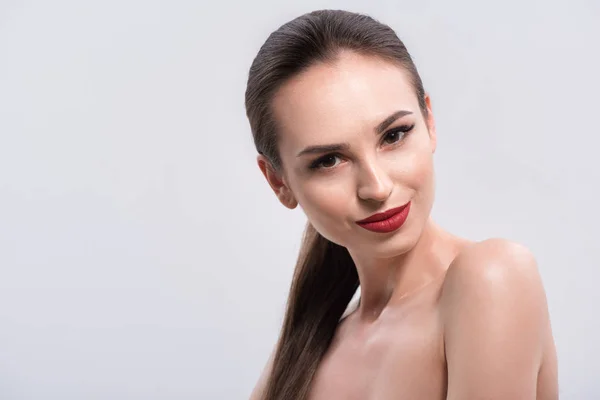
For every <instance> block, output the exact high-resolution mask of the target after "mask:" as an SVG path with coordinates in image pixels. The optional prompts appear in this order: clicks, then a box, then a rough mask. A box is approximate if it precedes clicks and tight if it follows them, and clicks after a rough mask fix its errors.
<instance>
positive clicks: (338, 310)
mask: <svg viewBox="0 0 600 400" xmlns="http://www.w3.org/2000/svg"><path fill="white" fill-rule="evenodd" d="M343 50H350V51H354V52H356V53H359V54H362V55H366V56H375V57H380V58H382V59H384V60H386V61H389V62H391V63H394V64H396V65H398V66H399V67H401V68H404V69H405V70H406V71H407V72H408V75H409V77H410V80H411V84H412V87H413V89H414V90H415V93H416V96H417V99H418V101H419V107H420V109H421V112H422V113H423V115H425V116H426V115H427V108H426V103H425V91H424V89H423V84H422V82H421V78H420V76H419V74H418V72H417V69H416V67H415V65H414V63H413V61H412V58H411V56H410V54H409V53H408V51H407V49H406V47H405V46H404V44H403V43H402V41H401V40H400V39H399V38H398V36H397V35H396V33H395V32H394V31H393V30H392V29H391V28H390V27H389V26H387V25H385V24H383V23H381V22H379V21H377V20H375V19H373V18H372V17H370V16H367V15H364V14H358V13H352V12H348V11H343V10H317V11H313V12H310V13H307V14H304V15H301V16H300V17H297V18H295V19H293V20H292V21H289V22H288V23H286V24H284V25H282V26H281V27H280V28H279V29H277V30H276V31H275V32H273V33H271V34H270V35H269V37H268V38H267V40H266V42H265V43H264V44H263V45H262V47H261V48H260V50H259V52H258V54H257V55H256V57H255V59H254V61H253V62H252V65H251V67H250V72H249V76H248V83H247V87H246V97H245V105H246V115H247V117H248V120H249V122H250V127H251V130H252V135H253V138H254V144H255V146H256V150H257V151H258V153H260V154H262V155H264V156H265V157H266V158H267V159H268V160H269V162H270V163H271V166H272V168H273V169H275V170H276V171H281V170H282V164H281V158H280V154H279V150H278V140H277V139H278V134H279V129H278V126H277V121H276V120H275V118H274V115H273V112H272V107H271V106H272V104H271V103H272V100H273V97H274V95H275V93H276V91H277V90H278V89H279V88H280V87H281V86H282V85H283V84H284V83H286V82H287V81H288V80H289V79H291V78H292V77H294V76H296V75H298V74H300V73H301V72H303V71H305V70H306V69H308V68H309V67H310V66H312V65H315V64H317V63H334V62H335V61H336V59H337V57H338V55H339V53H340V51H343ZM358 285H359V281H358V273H357V271H356V266H355V264H354V261H353V260H352V257H351V256H350V254H349V252H348V250H347V249H346V248H345V247H343V246H340V245H338V244H336V243H333V242H331V241H330V240H328V239H326V238H325V237H323V236H322V235H321V234H319V232H317V231H316V230H315V228H314V227H313V226H312V225H311V224H310V222H308V223H307V225H306V229H305V231H304V236H303V238H302V247H301V249H300V253H299V256H298V261H297V263H296V267H295V270H294V276H293V279H292V284H291V288H290V292H289V296H288V301H287V306H286V312H285V317H284V321H283V326H282V329H281V333H280V336H279V340H278V343H277V345H276V347H275V353H274V358H273V362H272V368H271V370H270V372H269V375H268V376H267V380H266V387H265V390H264V400H282V399H284V400H304V399H306V398H307V397H308V395H309V392H310V388H311V383H312V381H313V378H314V376H315V372H316V371H317V367H318V365H319V362H320V361H321V359H322V358H323V356H324V354H325V353H326V351H327V349H328V347H329V345H330V344H331V341H332V339H333V336H334V333H335V330H336V327H337V325H338V322H339V320H340V318H341V316H342V314H343V313H344V310H345V309H346V307H347V306H348V303H349V302H350V300H351V299H352V296H353V295H354V293H355V292H356V290H357V288H358Z"/></svg>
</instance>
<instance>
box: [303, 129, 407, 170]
mask: <svg viewBox="0 0 600 400" xmlns="http://www.w3.org/2000/svg"><path fill="white" fill-rule="evenodd" d="M414 127H415V125H414V124H412V125H402V126H399V127H396V128H393V129H390V130H389V131H387V132H386V133H385V135H384V136H383V140H384V141H385V139H386V138H388V136H389V135H390V134H392V133H401V134H402V136H401V137H400V138H399V139H398V140H397V141H395V142H393V143H390V144H391V145H394V144H397V143H399V142H401V141H402V140H404V139H405V138H406V136H407V135H408V134H409V133H410V132H411V131H412V130H413V128H414ZM339 156H341V154H339V153H330V154H326V155H324V156H323V157H320V158H318V159H316V160H315V161H314V162H313V163H312V164H310V166H309V168H310V169H311V170H318V169H330V168H333V167H322V166H321V164H323V162H324V161H326V160H328V159H329V158H330V157H339Z"/></svg>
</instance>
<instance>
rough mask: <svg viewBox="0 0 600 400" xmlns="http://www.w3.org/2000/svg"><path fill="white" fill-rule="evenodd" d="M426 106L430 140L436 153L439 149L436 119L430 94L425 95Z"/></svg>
mask: <svg viewBox="0 0 600 400" xmlns="http://www.w3.org/2000/svg"><path fill="white" fill-rule="evenodd" d="M425 104H426V105H427V121H425V122H426V123H427V129H428V130H429V139H430V142H431V152H432V153H435V149H436V147H437V133H436V130H435V118H433V111H432V108H431V97H429V93H427V94H425Z"/></svg>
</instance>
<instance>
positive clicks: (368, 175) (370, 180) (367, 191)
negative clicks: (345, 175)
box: [358, 162, 393, 202]
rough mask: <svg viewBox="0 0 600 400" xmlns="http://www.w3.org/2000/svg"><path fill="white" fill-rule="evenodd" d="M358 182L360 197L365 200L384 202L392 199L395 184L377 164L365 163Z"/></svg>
mask: <svg viewBox="0 0 600 400" xmlns="http://www.w3.org/2000/svg"><path fill="white" fill-rule="evenodd" d="M364 165H365V166H364V167H363V168H362V169H361V172H360V177H359V182H358V197H360V198H361V199H363V200H371V201H377V202H383V201H385V200H387V198H388V197H390V194H391V193H392V188H393V182H392V180H391V179H390V177H389V175H388V174H387V173H386V172H385V171H384V170H383V169H382V168H380V167H379V166H378V165H377V164H376V163H375V162H370V163H365V164H364Z"/></svg>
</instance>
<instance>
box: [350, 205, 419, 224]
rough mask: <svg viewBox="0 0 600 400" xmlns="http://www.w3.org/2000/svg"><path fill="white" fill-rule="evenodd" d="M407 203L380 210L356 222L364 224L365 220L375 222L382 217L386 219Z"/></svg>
mask: <svg viewBox="0 0 600 400" xmlns="http://www.w3.org/2000/svg"><path fill="white" fill-rule="evenodd" d="M407 205H408V203H406V204H405V205H403V206H400V207H396V208H390V209H389V210H387V211H384V212H380V213H377V214H373V215H371V216H370V217H369V218H365V219H361V220H360V221H356V223H357V224H364V223H367V222H377V221H383V220H384V219H388V218H390V217H391V216H393V215H394V214H398V213H399V212H400V211H402V210H403V209H404V208H405V207H406V206H407Z"/></svg>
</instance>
